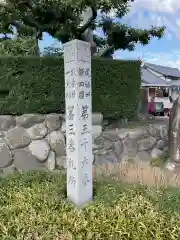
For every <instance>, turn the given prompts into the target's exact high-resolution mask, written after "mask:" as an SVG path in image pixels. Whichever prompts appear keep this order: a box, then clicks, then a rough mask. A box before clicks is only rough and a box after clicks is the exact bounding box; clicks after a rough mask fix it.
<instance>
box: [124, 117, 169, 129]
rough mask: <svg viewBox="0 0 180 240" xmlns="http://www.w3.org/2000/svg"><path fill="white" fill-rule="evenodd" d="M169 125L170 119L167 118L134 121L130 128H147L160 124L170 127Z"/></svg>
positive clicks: (129, 124)
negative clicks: (146, 126)
mask: <svg viewBox="0 0 180 240" xmlns="http://www.w3.org/2000/svg"><path fill="white" fill-rule="evenodd" d="M168 123H169V118H166V117H155V119H152V120H147V121H137V122H136V121H134V122H129V123H128V126H131V125H132V126H133V125H134V126H137V127H138V126H145V125H149V124H158V125H168Z"/></svg>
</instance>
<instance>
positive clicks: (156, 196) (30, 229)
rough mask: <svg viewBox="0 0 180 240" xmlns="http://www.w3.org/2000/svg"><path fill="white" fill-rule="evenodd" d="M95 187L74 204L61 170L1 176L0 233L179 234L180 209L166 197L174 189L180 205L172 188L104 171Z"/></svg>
mask: <svg viewBox="0 0 180 240" xmlns="http://www.w3.org/2000/svg"><path fill="white" fill-rule="evenodd" d="M172 189H173V190H172ZM94 190H95V191H94V192H95V195H94V201H93V203H91V204H88V205H86V206H85V207H84V208H81V209H75V208H73V207H72V205H70V204H69V203H68V202H67V201H66V177H65V175H64V174H63V173H61V172H59V173H47V172H36V173H35V172H34V173H33V172H30V173H26V174H16V175H14V176H9V177H8V178H4V179H1V181H0V194H1V198H0V239H2V240H5V239H10V240H13V239H16V240H21V239H22V240H23V239H34V240H39V239H43V240H46V239H47V240H51V239H52V240H55V239H57V240H59V239H63V240H66V239H68V240H71V239H72V240H73V239H82V240H84V239H98V240H100V239H103V240H104V239H107V240H108V239H113V240H114V239H121V240H128V239H129V240H130V239H133V240H141V239H142V240H146V239H147V240H150V239H158V240H160V239H164V240H165V239H168V240H171V239H179V237H180V215H179V214H178V213H176V214H175V213H173V214H172V211H170V210H171V209H172V204H171V202H169V201H168V200H167V199H168V197H167V196H169V195H168V194H169V192H171V193H172V192H173V191H174V192H173V194H174V195H173V199H176V200H174V203H175V204H176V205H179V202H180V200H179V199H180V197H179V196H180V191H177V192H176V189H175V188H171V189H170V190H168V188H167V189H166V190H165V189H155V188H148V187H145V186H143V185H139V184H138V185H132V184H124V183H120V182H118V181H116V180H114V179H112V178H111V180H110V179H109V177H108V178H107V177H106V178H98V179H95V180H94ZM176 194H177V195H176ZM161 203H162V204H161ZM175 209H176V208H175ZM165 210H166V211H165Z"/></svg>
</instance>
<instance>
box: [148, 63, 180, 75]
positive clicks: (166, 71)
mask: <svg viewBox="0 0 180 240" xmlns="http://www.w3.org/2000/svg"><path fill="white" fill-rule="evenodd" d="M144 66H146V67H148V68H150V69H152V70H154V71H156V72H158V73H160V74H162V75H164V76H167V77H176V78H180V71H179V69H178V68H172V67H166V66H160V65H156V64H152V63H145V64H144Z"/></svg>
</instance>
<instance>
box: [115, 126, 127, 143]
mask: <svg viewBox="0 0 180 240" xmlns="http://www.w3.org/2000/svg"><path fill="white" fill-rule="evenodd" d="M128 134H129V132H128V129H125V128H122V129H120V130H118V131H117V135H118V137H119V138H120V139H121V140H124V139H125V138H126V137H128Z"/></svg>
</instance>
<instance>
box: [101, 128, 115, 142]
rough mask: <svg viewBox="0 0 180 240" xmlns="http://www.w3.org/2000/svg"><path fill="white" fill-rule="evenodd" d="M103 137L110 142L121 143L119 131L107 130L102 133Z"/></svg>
mask: <svg viewBox="0 0 180 240" xmlns="http://www.w3.org/2000/svg"><path fill="white" fill-rule="evenodd" d="M102 137H103V138H104V139H106V140H108V141H110V142H116V141H119V136H118V130H106V131H104V132H102Z"/></svg>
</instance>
